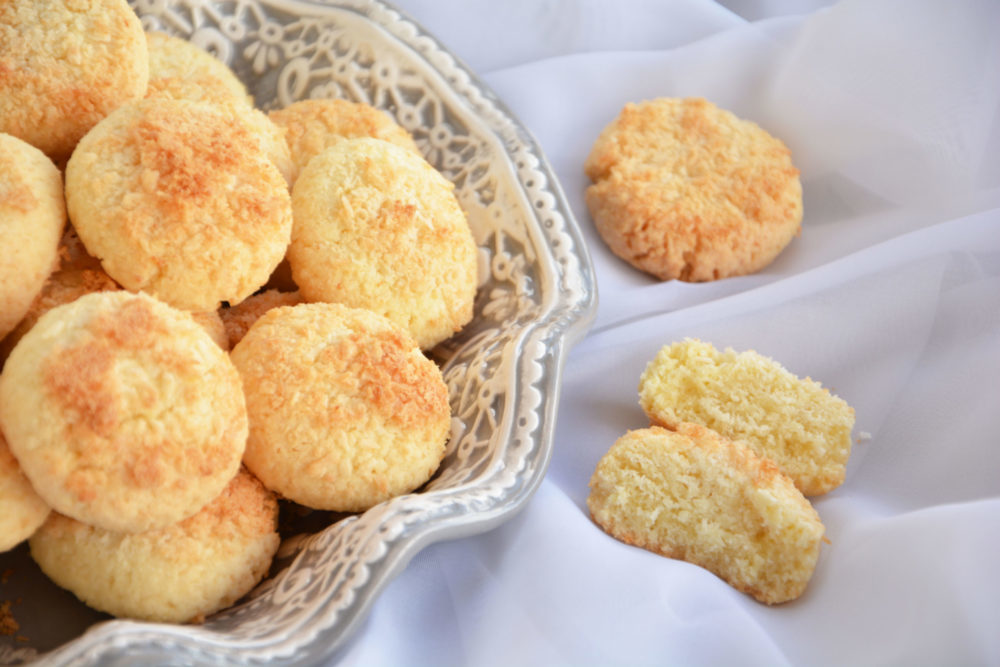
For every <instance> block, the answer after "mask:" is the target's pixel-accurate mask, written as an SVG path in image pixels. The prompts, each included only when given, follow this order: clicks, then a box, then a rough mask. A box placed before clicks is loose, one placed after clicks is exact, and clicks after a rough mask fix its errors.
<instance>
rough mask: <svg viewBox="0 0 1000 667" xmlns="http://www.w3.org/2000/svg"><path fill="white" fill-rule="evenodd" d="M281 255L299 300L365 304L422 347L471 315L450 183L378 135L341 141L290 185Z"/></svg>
mask: <svg viewBox="0 0 1000 667" xmlns="http://www.w3.org/2000/svg"><path fill="white" fill-rule="evenodd" d="M292 207H293V210H294V215H295V224H294V227H293V229H292V242H291V245H290V246H289V248H288V260H289V263H290V264H291V266H292V276H293V277H294V279H295V283H296V284H297V285H298V286H299V290H300V291H301V292H302V296H303V297H305V299H306V300H307V301H329V302H338V303H345V304H347V305H350V306H355V307H358V308H367V309H369V310H373V311H375V312H376V313H378V314H380V315H384V316H385V317H388V318H389V319H390V320H392V321H393V322H395V323H396V324H398V325H399V326H401V327H404V328H405V329H407V330H408V331H409V332H410V334H411V335H412V336H413V337H414V338H415V339H416V340H417V344H418V345H420V347H421V348H422V349H425V350H426V349H429V348H431V347H433V346H434V345H436V344H438V343H440V342H441V341H443V340H445V339H447V338H449V337H450V336H452V335H453V334H454V333H455V332H457V331H459V330H460V329H461V328H462V327H463V326H464V325H465V324H466V323H467V322H469V320H471V319H472V311H473V302H474V300H475V295H476V280H477V275H476V268H477V267H476V261H477V249H476V244H475V242H474V240H473V238H472V232H471V230H470V229H469V225H468V222H467V220H466V218H465V214H464V212H463V211H462V209H461V207H460V206H459V204H458V200H457V199H456V198H455V194H454V192H453V186H452V184H451V183H450V182H449V181H448V180H446V179H445V178H444V177H443V176H441V174H439V173H438V172H437V171H436V170H435V169H434V168H433V167H432V166H431V165H430V164H428V163H427V162H426V161H425V160H423V159H422V158H420V157H418V156H416V155H414V154H413V153H411V152H409V151H407V150H405V149H403V148H400V147H399V146H396V145H394V144H390V143H388V142H386V141H382V140H380V139H370V138H360V139H349V140H346V141H341V142H339V143H337V144H336V145H334V146H332V147H331V148H328V149H326V150H325V151H324V152H323V153H321V154H320V155H318V156H316V157H315V158H313V159H312V160H310V162H309V164H308V165H306V168H305V169H304V170H303V171H302V173H301V174H299V178H298V180H297V181H296V182H295V187H294V188H293V189H292Z"/></svg>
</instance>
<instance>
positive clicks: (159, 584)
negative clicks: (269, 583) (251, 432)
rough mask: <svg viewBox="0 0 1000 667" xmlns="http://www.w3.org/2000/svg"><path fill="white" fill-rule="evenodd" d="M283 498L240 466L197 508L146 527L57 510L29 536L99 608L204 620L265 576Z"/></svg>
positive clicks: (55, 570)
mask: <svg viewBox="0 0 1000 667" xmlns="http://www.w3.org/2000/svg"><path fill="white" fill-rule="evenodd" d="M277 525H278V502H277V500H276V499H275V498H274V494H272V493H271V492H269V491H268V490H267V489H265V488H264V486H263V485H262V484H261V483H260V482H259V481H257V480H256V479H255V478H254V477H253V475H251V474H250V473H248V472H246V470H241V471H240V472H239V474H237V475H236V477H234V478H233V480H232V481H231V482H230V483H229V484H228V485H227V486H226V488H225V489H224V490H223V491H222V493H221V494H219V495H218V496H217V497H216V498H214V499H213V500H212V501H211V502H209V503H208V505H206V506H205V507H204V508H203V509H202V510H200V511H199V512H198V513H197V514H195V515H193V516H191V517H189V518H187V519H185V520H183V521H181V522H179V523H176V524H173V525H170V526H167V527H165V528H160V529H159V530H151V531H147V532H144V533H137V534H128V533H115V532H111V531H108V530H104V529H101V528H95V527H93V526H88V525H86V524H84V523H80V522H79V521H74V520H73V519H70V518H68V517H65V516H63V515H61V514H57V513H55V512H53V513H52V516H50V517H49V519H48V521H46V522H45V523H44V524H43V526H42V527H41V528H40V529H39V530H38V532H36V533H35V535H34V536H33V537H32V538H31V540H30V545H31V555H32V557H33V558H34V559H35V561H36V562H37V563H38V565H39V566H40V567H41V569H42V571H43V572H45V574H47V575H48V576H49V577H50V578H51V579H52V580H53V581H55V582H56V583H57V584H59V585H60V586H62V587H63V588H66V589H68V590H70V591H72V592H73V593H74V594H75V595H76V596H77V597H78V598H80V599H81V600H82V601H83V602H85V603H86V604H88V605H90V606H91V607H93V608H94V609H98V610H100V611H104V612H107V613H109V614H113V615H114V616H119V617H127V618H135V619H141V620H148V621H158V622H166V623H185V622H198V621H201V620H202V619H203V618H204V617H205V616H208V615H209V614H212V613H213V612H216V611H218V610H220V609H223V608H225V607H228V606H230V605H232V604H233V603H234V602H236V601H237V600H239V599H240V598H241V597H243V596H244V595H245V594H246V593H248V592H249V591H250V590H251V589H252V588H253V587H254V586H256V585H257V583H258V582H259V581H260V580H261V579H262V578H263V577H264V575H265V574H266V573H267V570H268V568H269V567H270V564H271V560H272V559H273V557H274V554H275V552H276V551H277V549H278V543H279V538H278V532H277Z"/></svg>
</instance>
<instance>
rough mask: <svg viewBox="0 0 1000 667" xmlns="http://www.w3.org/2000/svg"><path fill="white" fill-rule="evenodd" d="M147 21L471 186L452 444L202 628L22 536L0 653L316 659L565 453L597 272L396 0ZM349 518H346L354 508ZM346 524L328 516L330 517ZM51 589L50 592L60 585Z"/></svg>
mask: <svg viewBox="0 0 1000 667" xmlns="http://www.w3.org/2000/svg"><path fill="white" fill-rule="evenodd" d="M133 6H134V7H135V9H136V12H137V13H138V14H139V16H140V17H141V18H142V22H143V25H144V27H145V28H146V29H149V30H162V31H165V32H170V33H173V34H177V35H180V36H183V37H186V38H187V39H190V40H191V41H192V42H194V43H196V44H198V45H200V46H202V47H204V48H206V49H208V50H209V51H210V52H212V53H214V54H215V55H217V56H218V57H219V58H221V59H222V60H224V61H225V62H227V63H228V64H229V65H230V66H231V67H232V68H233V69H234V71H235V72H236V73H237V74H238V75H239V76H240V77H241V78H242V79H243V80H244V82H246V84H247V85H248V87H249V89H250V91H251V92H252V93H253V95H254V97H255V99H256V101H257V104H258V106H260V107H261V108H264V109H270V108H275V107H280V106H284V105H287V104H289V103H291V102H293V101H295V100H298V99H303V98H308V97H343V98H347V99H352V100H361V101H365V102H368V103H370V104H373V105H375V106H377V107H380V108H382V109H385V110H386V111H388V112H389V113H390V114H391V115H393V116H394V117H395V118H396V120H397V121H398V122H399V123H400V124H402V125H403V126H404V127H406V128H407V129H408V130H410V131H411V132H412V133H413V135H414V138H415V139H416V141H417V144H418V145H419V146H420V148H421V149H422V151H423V153H424V155H425V156H426V157H427V159H428V160H429V161H430V162H431V163H432V164H433V165H434V166H435V167H436V168H437V169H439V170H440V171H441V172H442V173H444V174H445V176H447V177H448V178H449V179H451V180H452V181H453V182H454V183H455V186H456V194H457V195H458V197H459V200H460V201H461V203H462V205H463V207H464V208H465V210H466V212H467V214H468V217H469V222H470V224H471V226H472V229H473V233H474V236H475V239H476V242H477V243H478V245H479V248H480V287H479V292H478V299H477V302H476V311H475V318H474V320H473V322H472V323H471V324H470V325H469V326H468V327H467V328H466V329H465V330H464V331H463V332H462V333H461V334H460V335H458V336H457V337H455V338H454V339H453V340H450V341H448V342H447V343H445V344H443V345H442V346H441V347H439V348H438V349H437V350H435V352H434V356H435V357H436V358H437V359H438V360H439V361H440V362H441V364H442V368H443V371H444V376H445V379H446V381H447V383H448V386H449V388H450V391H451V407H452V411H453V414H454V419H453V425H452V432H451V440H450V443H449V446H448V451H447V455H446V457H445V460H444V463H443V465H442V468H441V470H440V472H439V473H438V474H437V475H436V477H435V478H434V479H433V480H432V481H431V482H430V483H428V484H427V486H426V487H425V488H423V489H421V491H420V492H418V493H414V494H409V495H406V496H403V497H399V498H395V499H393V500H391V501H389V502H386V503H383V504H381V505H379V506H376V507H374V508H372V509H371V510H369V511H367V512H365V513H364V514H362V515H357V516H349V517H329V516H326V517H321V519H325V520H326V521H325V522H324V523H321V524H320V525H321V527H320V528H319V529H318V532H311V533H305V534H301V535H296V536H293V537H289V538H287V539H286V540H285V541H284V543H283V545H282V549H281V551H280V552H279V560H278V561H277V565H276V567H275V568H274V571H273V574H272V576H270V577H269V578H267V579H266V580H265V581H264V582H263V583H262V584H261V585H260V586H258V587H257V588H256V589H255V590H254V591H253V592H252V593H251V594H250V595H249V596H248V597H247V598H246V599H245V600H243V601H242V602H241V603H240V604H238V605H237V606H235V607H232V608H230V609H228V610H226V611H223V612H221V613H219V614H216V615H215V616H212V617H210V618H209V619H208V620H207V621H206V622H205V623H204V624H202V625H197V626H191V625H187V626H173V625H163V624H154V623H141V622H134V621H128V620H107V617H106V616H103V615H100V614H97V613H96V612H93V611H91V610H88V609H87V608H86V607H84V606H83V605H82V604H80V603H79V602H77V601H76V600H75V599H74V598H73V597H72V596H71V595H69V594H68V593H66V592H64V591H60V590H58V589H55V588H54V586H53V585H52V584H51V583H49V582H48V581H47V580H46V579H45V578H44V575H42V574H41V573H40V572H39V571H37V568H34V566H33V564H32V563H31V561H30V558H29V557H28V555H27V550H26V548H25V547H24V546H23V545H22V546H21V547H19V548H18V549H17V550H15V551H14V552H11V553H9V554H5V555H3V556H0V572H6V574H5V575H4V578H3V579H0V597H2V598H3V599H8V600H14V598H15V595H16V596H17V601H16V603H15V604H14V605H13V607H12V611H13V612H14V615H15V618H16V619H17V620H18V621H19V622H20V623H21V625H22V630H21V634H23V635H24V637H21V638H14V637H4V636H0V664H2V663H18V662H23V661H37V662H39V663H41V664H68V665H80V664H98V663H99V664H102V665H105V664H107V665H113V664H149V663H170V664H176V663H182V664H193V663H206V662H211V663H214V664H241V665H243V664H252V663H263V662H275V661H276V662H281V663H315V662H317V661H320V660H322V659H324V658H326V657H329V656H330V655H332V654H333V653H334V652H335V651H336V650H337V649H338V648H339V647H341V646H342V645H343V643H344V642H345V640H346V639H347V638H348V637H349V636H350V635H351V633H352V632H353V631H354V630H355V629H356V628H357V627H358V625H359V623H360V622H361V620H362V619H363V618H364V616H365V614H366V613H367V612H368V610H369V608H370V607H371V604H372V602H373V601H374V600H375V598H376V597H377V596H378V594H379V592H380V591H381V590H382V589H383V587H384V586H385V585H386V584H387V583H388V582H389V581H390V580H391V579H392V578H393V577H394V576H395V575H396V574H398V573H399V572H400V571H402V569H403V568H404V567H405V566H406V564H407V563H408V562H409V560H410V559H411V558H412V557H413V556H414V554H416V553H417V552H418V551H419V550H420V549H422V548H423V547H425V546H427V545H428V544H430V543H432V542H435V541H438V540H444V539H452V538H457V537H461V536H464V535H471V534H474V533H479V532H482V531H486V530H489V529H490V528H493V527H495V526H497V525H498V524H500V523H501V522H503V521H505V520H506V519H508V518H510V517H511V516H512V515H513V514H514V513H515V512H516V511H517V510H519V509H520V508H521V507H523V506H524V504H525V503H526V502H527V501H528V499H529V498H530V497H531V495H532V494H533V492H534V491H535V489H536V488H537V487H538V485H539V483H540V482H541V480H542V478H543V476H544V475H545V471H546V468H547V466H548V462H549V458H550V454H551V450H552V442H553V430H554V428H555V416H556V409H557V406H558V401H559V393H560V377H561V373H562V367H563V364H564V361H565V359H566V355H567V352H568V350H569V348H570V346H571V345H572V344H573V343H574V342H576V341H577V340H579V339H580V338H582V336H583V335H584V333H585V332H586V330H587V329H588V328H589V326H590V324H591V322H592V321H593V317H594V314H595V311H596V305H597V289H596V284H595V278H594V270H593V266H592V264H591V261H590V257H589V255H588V252H587V250H586V247H585V245H584V241H583V237H582V236H581V234H580V231H579V229H578V227H577V224H576V222H575V220H574V219H573V216H572V213H571V212H570V209H569V206H568V205H567V204H566V201H565V198H564V196H563V194H562V191H561V189H560V186H559V184H558V182H557V180H556V178H555V176H554V174H553V172H552V170H551V168H550V167H549V165H548V164H547V162H546V160H545V158H544V157H543V155H542V152H541V150H540V149H539V147H538V145H537V144H536V142H535V141H534V139H533V138H532V137H531V136H530V135H529V134H528V132H527V131H526V130H525V129H524V128H523V127H522V126H521V125H520V124H519V123H518V122H517V121H516V120H515V119H514V118H513V116H512V114H511V113H510V112H509V111H508V110H507V109H506V108H505V106H504V105H503V103H502V102H500V100H498V99H497V97H496V96H495V95H494V94H493V93H492V92H491V91H490V90H489V89H488V88H487V87H486V86H484V85H483V84H482V83H481V82H480V81H478V80H477V79H476V77H475V76H474V75H473V74H472V73H471V72H470V71H469V70H468V68H466V67H465V66H464V65H463V64H462V63H460V62H459V61H458V60H457V59H456V58H455V57H454V56H452V55H451V54H449V53H448V52H447V50H445V49H444V48H443V47H442V46H441V45H440V44H439V43H438V42H437V41H436V40H435V39H434V38H433V37H431V36H430V35H429V34H428V33H427V32H426V31H425V30H424V29H423V28H422V27H421V26H420V25H418V24H417V23H416V22H414V21H413V20H412V19H410V18H408V17H406V16H405V15H403V14H402V13H400V12H399V11H398V10H396V9H395V8H393V7H392V6H390V5H388V4H385V3H383V2H380V1H379V0H342V1H331V2H322V3H321V2H314V1H304V0H303V1H296V0H229V1H223V2H204V1H202V0H180V1H177V2H168V1H165V0H133ZM338 519H339V520H338ZM331 521H332V522H333V523H332V525H327V524H328V523H329V522H331ZM50 589H51V590H50Z"/></svg>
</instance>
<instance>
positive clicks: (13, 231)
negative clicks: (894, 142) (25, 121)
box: [0, 134, 66, 338]
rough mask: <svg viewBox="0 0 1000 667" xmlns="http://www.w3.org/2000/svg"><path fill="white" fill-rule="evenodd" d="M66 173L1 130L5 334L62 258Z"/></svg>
mask: <svg viewBox="0 0 1000 667" xmlns="http://www.w3.org/2000/svg"><path fill="white" fill-rule="evenodd" d="M62 190H63V185H62V176H61V174H60V173H59V170H58V169H57V168H56V166H55V165H54V164H52V161H51V160H49V158H47V157H45V155H44V154H43V153H42V152H41V151H40V150H38V149H37V148H34V147H33V146H30V145H29V144H26V143H25V142H23V141H21V140H20V139H18V138H16V137H12V136H10V135H9V134H0V239H2V240H3V246H4V249H5V252H4V253H3V256H2V257H0V338H2V337H3V336H5V335H7V333H8V332H10V331H11V330H12V329H13V328H14V327H15V326H17V323H18V322H20V321H21V318H23V317H24V315H25V314H26V313H27V312H28V309H29V308H30V307H31V302H32V301H33V300H34V299H35V297H36V296H38V293H39V292H40V291H41V290H42V286H43V285H44V284H45V280H46V278H48V276H49V274H50V273H52V270H53V269H54V268H55V267H56V264H57V263H58V248H59V239H60V237H61V236H62V233H63V227H64V226H65V224H66V207H65V205H64V204H63V195H62Z"/></svg>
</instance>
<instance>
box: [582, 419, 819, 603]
mask: <svg viewBox="0 0 1000 667" xmlns="http://www.w3.org/2000/svg"><path fill="white" fill-rule="evenodd" d="M587 507H588V508H589V509H590V513H591V516H592V517H593V519H594V521H595V522H596V523H597V524H598V525H599V526H600V527H601V528H602V529H604V530H605V531H606V532H607V533H608V534H610V535H611V536H612V537H615V538H616V539H619V540H621V541H623V542H626V543H628V544H632V545H634V546H638V547H642V548H644V549H649V550H650V551H653V552H655V553H658V554H662V555H664V556H668V557H670V558H677V559H681V560H685V561H688V562H690V563H694V564H695V565H699V566H701V567H704V568H705V569H707V570H709V571H711V572H713V573H715V574H716V575H718V576H719V577H721V578H722V579H724V580H725V581H727V582H728V583H729V584H730V585H731V586H733V587H734V588H736V589H738V590H740V591H743V592H745V593H749V594H750V595H752V596H753V597H754V598H756V599H757V600H760V601H761V602H765V603H767V604H777V603H780V602H787V601H789V600H793V599H795V598H797V597H799V596H800V595H801V594H802V592H803V591H804V590H805V588H806V585H807V584H808V583H809V579H810V578H811V577H812V573H813V571H814V569H815V567H816V561H817V559H818V557H819V548H820V542H821V540H822V538H823V530H824V529H823V524H822V523H821V522H820V519H819V516H818V515H817V513H816V510H815V509H813V507H812V505H810V504H809V501H808V500H806V499H805V497H803V495H802V494H801V493H800V492H799V491H798V490H797V489H796V488H795V486H794V485H793V484H792V482H791V480H790V479H788V478H787V477H786V476H785V475H783V474H782V473H781V471H780V470H778V467H777V466H775V465H774V463H772V462H770V461H767V460H765V459H760V458H758V457H757V456H756V455H755V454H754V453H753V452H752V451H750V449H748V448H747V447H745V446H744V445H743V444H741V443H739V442H733V441H730V440H727V439H726V438H723V437H721V436H720V435H719V434H717V433H715V432H714V431H711V430H709V429H706V428H704V427H701V426H697V425H694V424H681V425H679V426H678V429H677V432H674V431H669V430H667V429H664V428H659V427H655V426H654V427H651V428H647V429H640V430H637V431H631V432H629V433H627V434H626V435H624V436H622V437H621V438H619V439H618V441H617V442H615V444H614V445H613V446H612V447H611V449H610V450H608V452H607V453H606V454H605V455H604V456H603V457H602V458H601V460H600V462H599V463H598V464H597V468H596V469H595V470H594V474H593V476H592V477H591V480H590V495H589V496H588V497H587Z"/></svg>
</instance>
